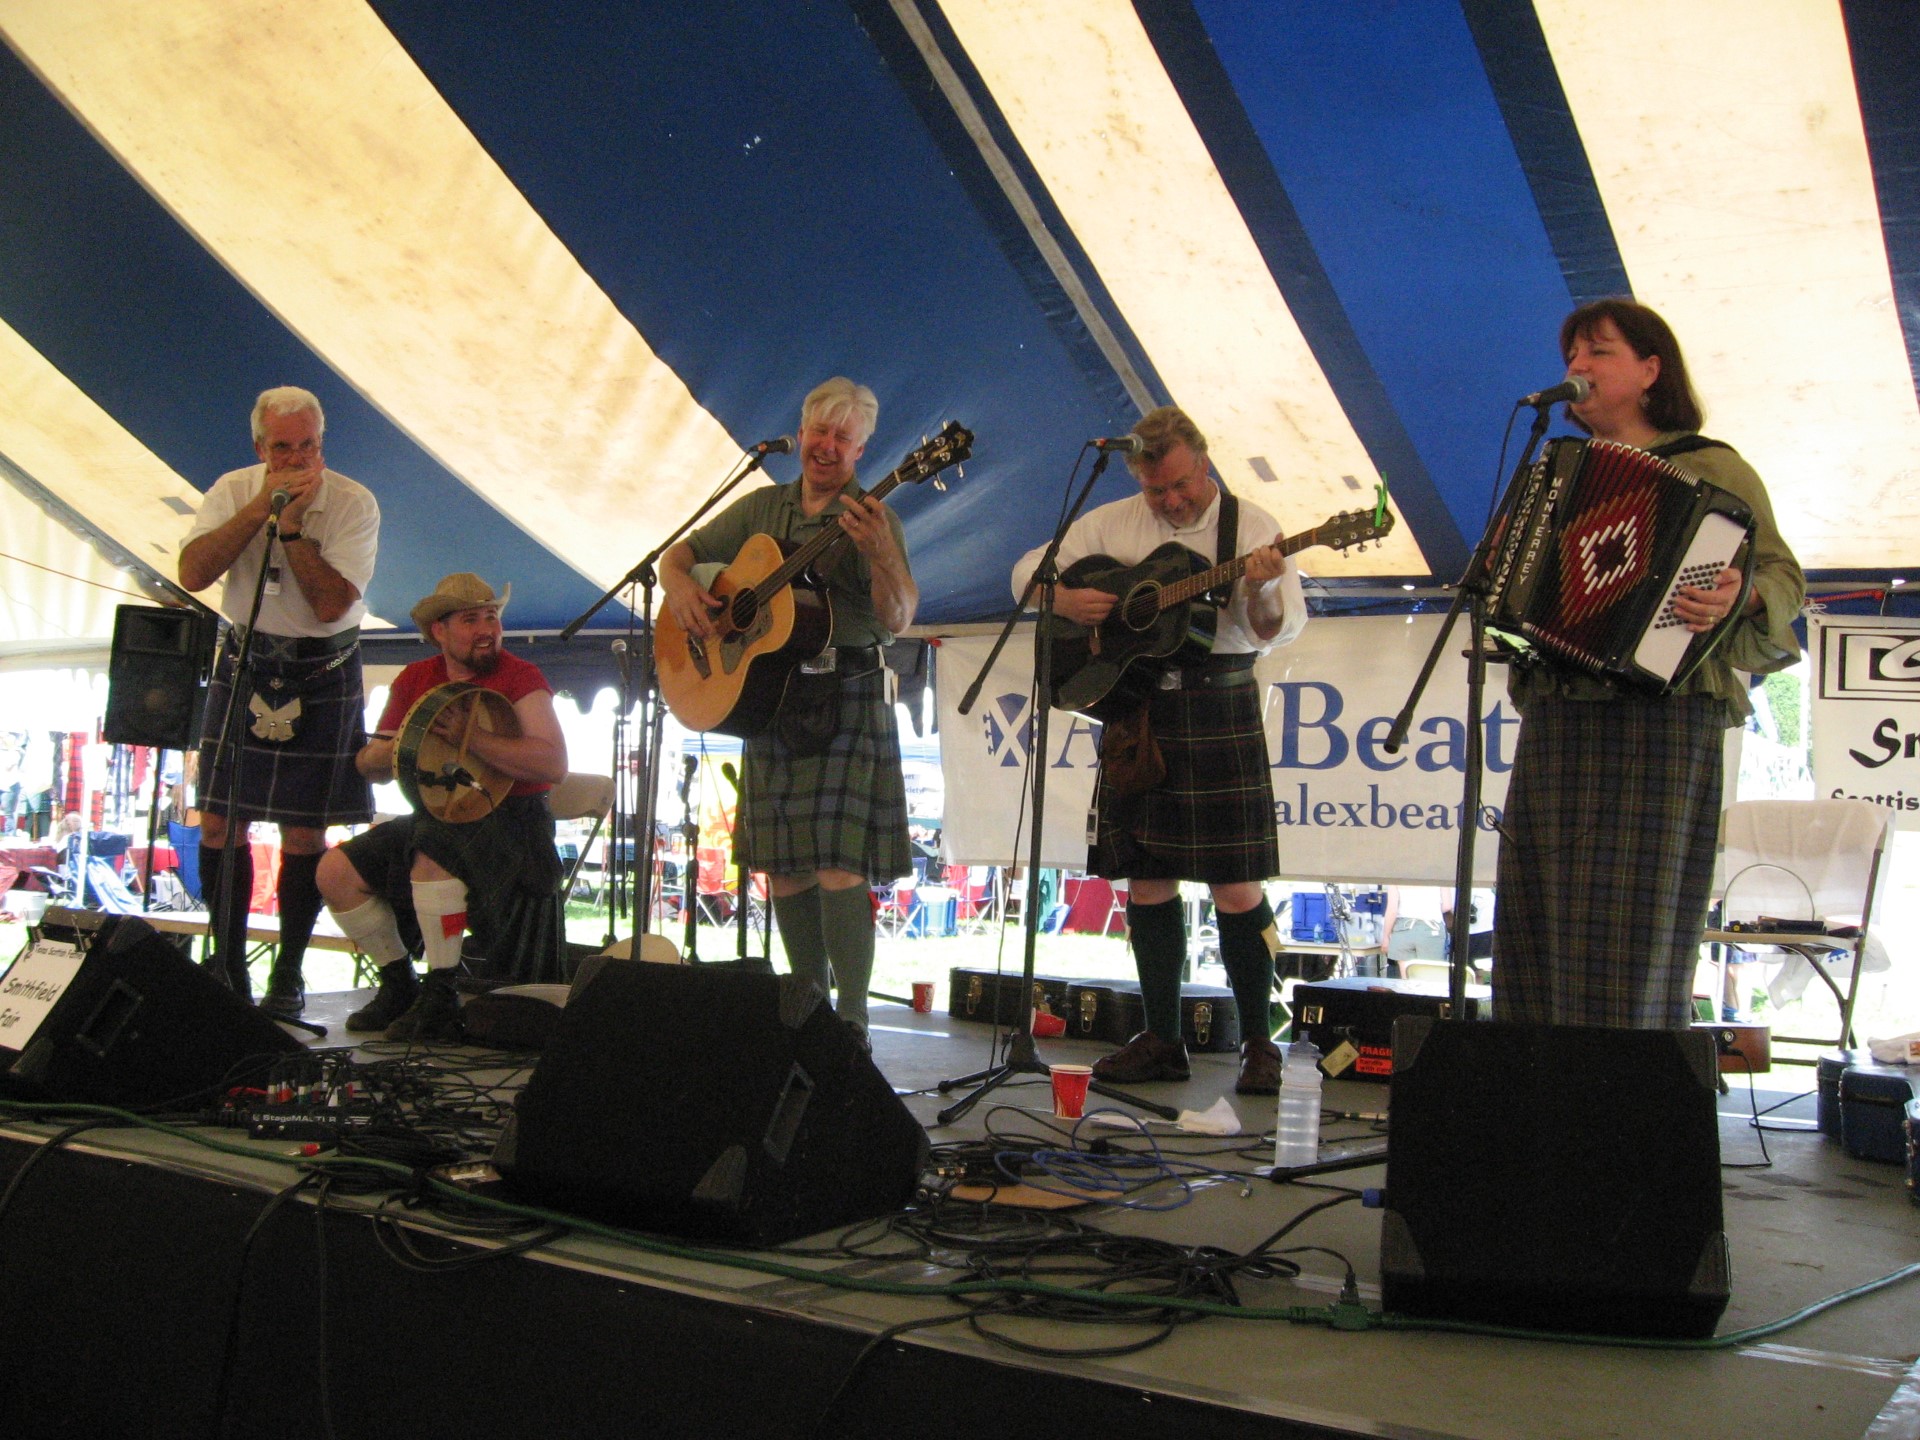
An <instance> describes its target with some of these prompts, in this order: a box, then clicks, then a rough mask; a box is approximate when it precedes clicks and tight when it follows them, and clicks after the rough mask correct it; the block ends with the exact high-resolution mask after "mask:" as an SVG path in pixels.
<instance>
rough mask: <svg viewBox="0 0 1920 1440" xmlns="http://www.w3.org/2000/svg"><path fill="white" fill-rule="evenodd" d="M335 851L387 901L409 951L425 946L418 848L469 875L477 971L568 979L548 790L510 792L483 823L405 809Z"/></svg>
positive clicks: (524, 980)
mask: <svg viewBox="0 0 1920 1440" xmlns="http://www.w3.org/2000/svg"><path fill="white" fill-rule="evenodd" d="M340 848H341V850H342V851H343V852H344V853H345V854H346V857H347V859H348V860H350V861H351V862H352V863H353V868H354V869H355V870H357V871H358V872H359V874H360V878H361V879H362V880H364V881H365V882H366V883H367V886H368V888H369V889H371V890H373V891H374V892H375V893H376V894H379V895H381V896H383V897H384V898H385V899H386V900H387V902H388V903H389V904H390V905H392V906H393V913H394V916H395V918H396V919H398V920H399V922H400V938H401V939H402V940H404V941H405V942H406V944H407V948H408V949H409V950H410V951H412V952H414V953H416V954H417V953H418V952H419V950H420V948H421V946H420V925H419V921H418V919H417V918H416V917H415V915H414V911H413V873H412V872H413V857H414V855H415V854H416V853H418V854H423V855H426V856H428V857H429V858H431V859H433V860H435V861H437V862H438V863H439V864H440V865H442V866H444V867H445V868H446V870H447V872H448V873H449V874H451V875H454V876H457V877H458V878H459V879H461V880H463V881H465V882H466V885H467V930H468V933H469V934H471V935H472V936H473V942H474V948H475V949H476V950H478V951H479V953H480V954H481V955H482V956H484V957H485V960H486V964H485V965H484V966H479V965H476V967H475V968H476V969H480V970H482V972H483V973H485V974H487V975H490V976H497V977H500V978H506V979H512V980H515V981H518V982H519V983H521V984H526V985H531V984H558V983H560V982H561V981H563V980H564V979H565V975H564V971H563V965H562V958H563V955H564V952H565V944H564V940H565V934H566V931H565V923H564V919H563V914H564V912H563V910H562V908H561V907H562V902H561V898H560V878H561V875H562V870H561V865H560V854H559V851H558V850H557V849H555V847H554V831H553V811H552V810H551V809H550V808H549V807H548V805H547V797H546V796H545V795H509V796H508V797H507V798H506V799H505V800H504V801H502V802H501V804H500V807H499V808H498V809H496V810H495V811H494V812H493V813H492V814H491V815H489V816H487V817H486V818H485V819H484V820H474V821H471V822H469V823H468V824H465V825H449V824H446V823H445V822H443V821H440V820H436V819H435V818H434V817H433V816H431V815H423V814H414V815H405V816H402V817H401V818H399V819H398V820H388V821H386V822H385V823H383V824H380V825H376V826H374V827H373V829H371V830H369V831H367V832H366V833H365V834H362V835H356V836H354V838H353V839H351V840H349V841H347V842H346V843H345V844H344V845H342V846H341V847H340Z"/></svg>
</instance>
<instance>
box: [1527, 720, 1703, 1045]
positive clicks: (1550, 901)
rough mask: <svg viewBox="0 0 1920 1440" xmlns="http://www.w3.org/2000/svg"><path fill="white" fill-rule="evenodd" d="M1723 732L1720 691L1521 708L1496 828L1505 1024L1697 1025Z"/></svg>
mask: <svg viewBox="0 0 1920 1440" xmlns="http://www.w3.org/2000/svg"><path fill="white" fill-rule="evenodd" d="M1724 732H1725V707H1724V704H1723V702H1721V701H1720V700H1719V699H1717V698H1716V697H1714V696H1711V695H1679V696H1671V697H1667V698H1664V699H1655V698H1648V699H1640V698H1637V697H1624V696H1623V697H1619V698H1616V699H1613V700H1609V701H1579V700H1563V699H1559V698H1558V697H1546V696H1543V697H1541V698H1539V699H1537V700H1533V701H1530V702H1529V703H1528V705H1527V710H1526V716H1525V719H1524V720H1523V721H1522V723H1521V726H1520V743H1519V746H1518V748H1517V749H1516V751H1515V753H1514V759H1513V775H1512V782H1511V784H1510V785H1509V787H1508V790H1507V809H1506V817H1505V823H1504V824H1503V825H1502V827H1501V830H1502V840H1501V844H1500V889H1499V906H1498V908H1497V910H1496V911H1495V913H1494V937H1493V956H1494V960H1493V993H1494V1013H1495V1014H1496V1015H1497V1016H1498V1017H1499V1018H1500V1019H1502V1020H1518V1021H1526V1022H1532V1023H1536V1024H1556V1025H1607V1026H1613V1027H1616V1028H1624V1029H1642V1030H1660V1029H1675V1028H1681V1027H1684V1026H1686V1025H1687V1024H1688V1022H1689V1020H1690V1018H1691V1010H1692V1003H1691V1002H1692V995H1693V975H1694V969H1695V967H1696V966H1697V965H1698V964H1699V960H1700V937H1701V933H1702V932H1703V930H1704V929H1705V927H1706V915H1707V902H1708V898H1709V895H1710V893H1711V891H1712V887H1713V858H1714V847H1715V845H1716V843H1717V838H1718V834H1719V827H1720V801H1721V795H1720V783H1721V769H1722V765H1721V755H1722V748H1721V747H1722V744H1723V741H1724Z"/></svg>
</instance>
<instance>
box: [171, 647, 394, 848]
mask: <svg viewBox="0 0 1920 1440" xmlns="http://www.w3.org/2000/svg"><path fill="white" fill-rule="evenodd" d="M234 644H235V642H234V641H233V640H232V639H231V638H229V639H228V640H226V641H223V642H222V643H221V646H220V652H219V660H218V662H217V663H216V664H215V666H214V674H213V680H212V683H210V684H209V685H208V686H207V711H206V719H205V721H204V722H203V723H202V726H201V738H200V785H199V795H200V804H201V807H202V808H203V809H206V810H210V811H212V812H213V813H214V814H216V815H225V814H228V813H229V812H230V811H232V810H235V809H237V810H238V811H239V812H240V813H241V814H242V815H245V816H247V817H249V818H250V819H254V820H273V821H278V822H279V823H281V824H283V825H304V826H311V827H312V828H314V829H317V830H324V829H325V828H326V827H327V826H329V825H361V824H365V823H366V822H367V821H369V820H371V819H372V818H373V790H372V788H371V787H370V786H369V785H368V784H367V782H366V780H365V778H363V777H362V776H361V774H360V772H359V771H358V770H356V769H354V766H353V757H354V756H355V755H357V754H359V753H360V749H361V747H362V746H364V745H365V744H366V743H367V726H366V712H367V697H366V694H365V691H364V689H363V686H362V684H361V677H360V647H359V646H358V645H355V646H354V647H353V648H352V649H351V650H349V651H347V652H346V658H345V659H344V660H342V661H341V662H340V663H339V664H338V665H334V664H333V662H334V661H335V660H337V659H339V658H340V657H339V656H338V655H323V656H320V657H318V658H315V659H310V660H268V659H265V658H263V657H262V656H260V655H259V654H258V653H257V652H256V653H255V655H254V656H253V657H252V659H251V660H250V661H249V664H250V665H251V667H252V670H253V688H254V690H255V691H256V692H257V693H259V694H260V695H261V696H262V697H263V698H264V699H265V702H266V703H267V704H268V705H271V706H273V707H275V708H278V707H279V706H281V705H284V704H286V703H287V701H289V700H291V699H292V698H293V697H294V696H296V695H298V696H299V697H300V705H301V713H300V717H299V719H298V720H296V721H295V722H294V733H293V738H292V739H291V740H288V741H285V742H282V743H274V742H271V741H267V740H262V739H260V738H259V737H258V736H257V735H255V734H254V733H253V731H252V729H251V727H252V725H253V724H254V715H253V712H252V711H251V710H250V709H249V707H248V703H247V702H248V697H247V696H246V695H242V696H241V697H240V704H239V706H238V714H236V715H235V716H234V727H233V728H234V734H235V736H236V737H237V740H236V744H237V746H238V749H239V755H240V783H239V788H238V789H237V790H230V789H229V788H228V786H229V783H230V780H229V776H230V767H229V766H227V765H226V764H220V765H218V766H216V765H215V764H214V751H215V749H216V748H217V742H218V740H219V738H220V726H221V723H222V722H223V721H224V720H225V718H226V714H227V696H228V695H229V694H231V693H232V689H233V667H234V664H235V662H236V660H237V659H238V656H237V654H236V653H235V650H234ZM329 666H332V668H331V669H329V668H328V667H329ZM275 681H278V682H279V687H278V688H277V689H276V688H275V686H274V682H275ZM230 795H231V796H232V797H233V801H232V803H231V804H230V803H229V800H228V797H229V796H230Z"/></svg>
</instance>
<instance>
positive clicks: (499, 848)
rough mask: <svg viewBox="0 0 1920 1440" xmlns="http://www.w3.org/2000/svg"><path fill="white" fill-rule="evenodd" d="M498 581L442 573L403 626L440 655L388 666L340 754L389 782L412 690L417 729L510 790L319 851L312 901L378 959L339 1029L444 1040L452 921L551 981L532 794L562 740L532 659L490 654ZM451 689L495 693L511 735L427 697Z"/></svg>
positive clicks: (458, 779) (554, 885)
mask: <svg viewBox="0 0 1920 1440" xmlns="http://www.w3.org/2000/svg"><path fill="white" fill-rule="evenodd" d="M512 589H513V587H512V586H510V585H509V586H504V587H502V589H501V590H500V593H499V594H497V595H496V594H495V593H494V591H493V587H492V586H491V585H489V584H487V582H486V581H484V580H482V579H481V578H480V577H479V576H478V575H474V574H471V573H466V572H463V573H461V574H457V575H448V576H446V577H445V578H443V579H442V580H441V581H440V583H439V584H438V585H437V586H436V587H435V588H434V592H433V593H432V594H431V595H429V596H427V598H426V599H424V600H422V601H421V602H420V603H419V604H418V605H416V606H414V607H413V610H412V615H413V622H414V624H416V625H418V626H419V627H420V633H421V634H422V635H424V636H425V637H426V638H427V639H428V640H430V641H432V642H433V643H434V644H435V645H437V646H438V647H439V649H440V653H439V654H438V655H435V656H433V657H432V658H431V659H427V660H416V661H414V662H413V664H411V665H409V666H407V668H406V669H404V670H402V671H401V672H400V674H399V676H398V677H397V678H396V679H395V680H394V682H393V688H392V690H391V691H390V692H389V694H388V696H387V708H386V710H385V712H384V713H383V714H382V715H381V717H380V723H379V725H378V727H376V729H375V731H374V736H373V738H372V739H371V740H369V741H368V742H367V745H366V747H365V748H364V749H363V750H361V751H360V753H359V755H358V756H357V757H356V759H355V761H354V763H355V764H356V765H357V766H358V767H359V770H360V773H361V774H362V775H364V776H365V777H366V778H367V779H368V780H370V781H373V782H375V783H376V784H378V783H383V782H385V781H388V780H392V779H393V778H394V776H395V766H396V761H398V760H402V759H408V758H410V753H409V747H412V750H413V751H414V752H417V750H418V745H419V742H420V741H421V740H422V739H423V738H424V735H421V734H416V733H414V732H415V731H416V730H417V729H418V728H419V726H420V725H421V724H422V723H423V722H421V721H420V720H418V719H415V718H413V717H414V715H415V707H416V704H417V703H418V702H420V701H422V700H423V699H426V700H428V702H429V705H430V706H438V707H439V708H438V709H437V710H436V711H435V713H434V714H433V717H432V719H431V722H430V726H429V730H430V733H431V734H432V735H435V736H438V737H439V738H440V739H441V740H443V741H445V742H448V743H455V742H457V743H459V744H460V745H461V746H462V747H463V749H462V753H463V754H464V755H465V756H466V757H467V759H468V761H469V763H470V764H471V765H472V766H473V767H474V768H476V769H483V770H484V772H485V773H484V774H483V776H482V782H484V780H485V779H487V778H496V777H499V778H504V779H510V780H511V781H512V782H513V783H512V788H511V790H510V791H508V793H507V794H506V796H505V798H504V799H502V800H500V801H499V802H498V803H497V804H495V805H493V806H492V808H491V809H487V810H486V811H485V813H484V814H483V815H482V817H481V818H478V819H472V820H466V821H464V822H455V821H454V820H453V819H452V818H451V817H452V816H453V814H454V807H453V806H452V804H451V796H450V799H449V804H448V806H447V808H446V809H445V810H444V811H443V812H441V813H439V814H436V813H434V812H433V811H432V810H430V809H428V808H422V809H420V810H418V811H417V812H416V813H415V814H412V815H408V816H403V817H402V818H400V819H398V820H389V821H387V822H386V823H384V824H381V825H376V826H374V827H373V829H371V830H369V831H367V832H366V833H365V834H364V835H358V836H355V837H354V838H353V839H351V840H349V841H347V843H346V844H344V845H341V846H339V847H337V848H336V849H333V850H330V851H328V852H327V854H326V855H325V856H324V857H323V858H322V859H321V862H320V892H321V894H323V895H324V896H325V897H326V901H327V908H328V909H329V910H331V911H332V912H333V918H334V919H335V920H336V921H338V922H339V925H340V929H341V930H342V931H343V932H344V933H345V934H346V935H347V936H348V937H349V938H350V939H352V940H353V941H354V942H355V943H356V944H357V945H358V946H359V947H360V949H361V951H362V952H363V953H364V954H365V955H367V956H368V957H369V958H370V959H371V960H373V962H374V963H375V964H377V965H378V966H379V967H380V989H379V992H378V993H377V994H376V995H375V996H374V998H373V1000H372V1001H371V1002H370V1003H369V1004H367V1005H365V1006H364V1007H362V1008H361V1009H359V1010H356V1011H354V1012H353V1014H351V1015H349V1016H348V1017H347V1029H349V1030H355V1031H369V1030H377V1031H382V1032H384V1034H385V1035H386V1038H387V1039H389V1040H458V1039H459V1038H460V1035H461V1030H460V1002H459V997H458V995H457V994H456V992H455V988H454V981H455V971H456V968H457V967H458V966H459V964H460V947H461V940H462V937H463V936H464V934H465V933H466V931H467V930H468V929H471V930H472V931H473V935H474V939H475V940H476V941H477V942H478V943H479V945H480V946H481V948H482V949H483V950H484V951H485V953H486V955H487V957H488V958H489V959H490V960H492V961H494V962H495V963H496V965H498V966H500V967H502V968H503V969H506V970H508V971H510V972H511V973H512V974H513V976H514V978H515V979H517V980H522V981H558V980H559V979H560V978H561V965H560V961H561V955H562V951H563V939H564V929H563V925H562V919H561V916H562V911H561V906H560V875H561V870H560V857H559V853H558V852H557V851H556V850H555V848H554V838H553V812H552V810H551V809H549V808H548V805H547V792H548V791H549V790H551V789H552V788H553V786H554V785H555V784H557V783H558V782H559V781H561V780H562V779H564V778H565V777H566V773H567V742H566V738H565V736H563V735H562V734H561V732H560V720H559V717H558V716H557V715H556V714H555V713H554V709H553V689H552V687H551V686H549V685H548V684H547V680H546V677H545V676H544V675H542V674H541V673H540V667H539V666H537V665H533V664H530V663H529V662H527V661H525V660H522V659H520V658H519V657H518V656H514V655H509V654H507V653H506V650H505V648H504V644H503V637H502V634H501V629H500V612H501V610H503V609H504V608H505V607H506V603H507V597H508V596H509V595H510V594H511V593H512ZM454 682H464V683H465V684H468V685H474V686H478V687H480V688H481V689H483V690H490V691H493V692H494V693H496V694H498V695H501V696H503V697H504V698H505V699H506V700H508V701H509V702H511V704H512V707H513V716H514V718H515V719H516V720H517V721H518V722H519V724H518V727H517V728H518V730H519V733H518V734H517V735H516V734H511V733H508V732H509V731H511V730H512V729H514V728H515V727H514V726H511V725H507V726H502V727H500V728H499V729H498V730H488V729H485V728H483V727H482V726H480V725H476V724H469V723H467V721H468V713H467V707H469V706H471V705H472V704H474V703H475V700H474V698H473V697H467V698H466V699H455V698H451V697H448V696H442V695H439V694H436V693H435V692H437V691H438V690H439V688H440V687H441V686H444V685H448V684H451V683H454ZM425 708H428V707H422V709H425ZM450 769H452V770H453V771H454V775H453V781H452V783H453V784H455V785H461V786H465V787H467V788H468V789H477V788H478V783H479V782H475V781H474V780H473V777H472V776H471V775H469V774H468V773H467V771H466V770H465V769H464V768H459V767H450ZM447 773H448V771H447V770H443V772H442V775H443V776H444V775H446V774H447ZM421 778H423V779H424V778H426V777H424V776H422V777H421ZM421 793H422V795H423V796H424V795H425V794H426V793H427V790H426V787H425V786H424V785H423V786H422V787H421ZM481 803H482V805H483V807H484V805H485V804H486V802H484V801H482V802H481ZM443 816H444V817H445V818H443ZM416 949H419V950H422V951H423V952H424V954H425V956H426V961H427V975H426V980H425V982H424V983H422V982H421V981H420V980H419V979H418V978H417V977H416V976H415V975H414V972H413V959H412V956H413V953H414V951H415V950H416Z"/></svg>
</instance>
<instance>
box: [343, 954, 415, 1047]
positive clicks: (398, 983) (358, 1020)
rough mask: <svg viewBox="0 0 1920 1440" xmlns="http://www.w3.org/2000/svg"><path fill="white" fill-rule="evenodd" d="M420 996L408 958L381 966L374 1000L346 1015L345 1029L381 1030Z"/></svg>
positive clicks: (359, 1030)
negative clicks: (378, 987) (378, 984)
mask: <svg viewBox="0 0 1920 1440" xmlns="http://www.w3.org/2000/svg"><path fill="white" fill-rule="evenodd" d="M419 994H420V978H419V977H418V976H417V975H415V974H414V973H413V961H412V960H411V959H404V960H395V961H394V962H393V963H392V964H391V965H382V966H381V967H380V989H379V990H378V991H377V992H375V994H374V997H373V999H371V1000H369V1001H368V1002H367V1003H366V1004H365V1005H362V1006H361V1007H360V1008H359V1009H358V1010H356V1011H354V1012H353V1013H352V1014H351V1015H349V1016H347V1029H349V1030H352V1031H355V1032H356V1033H358V1032H363V1031H368V1030H374V1031H384V1030H385V1029H386V1028H387V1027H388V1026H389V1025H391V1024H393V1022H394V1021H396V1020H398V1019H399V1018H400V1017H401V1016H402V1015H404V1014H406V1013H407V1011H408V1010H409V1009H410V1008H411V1007H412V1005H413V1002H414V1000H415V998H416V997H417V996H418V995H419Z"/></svg>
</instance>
